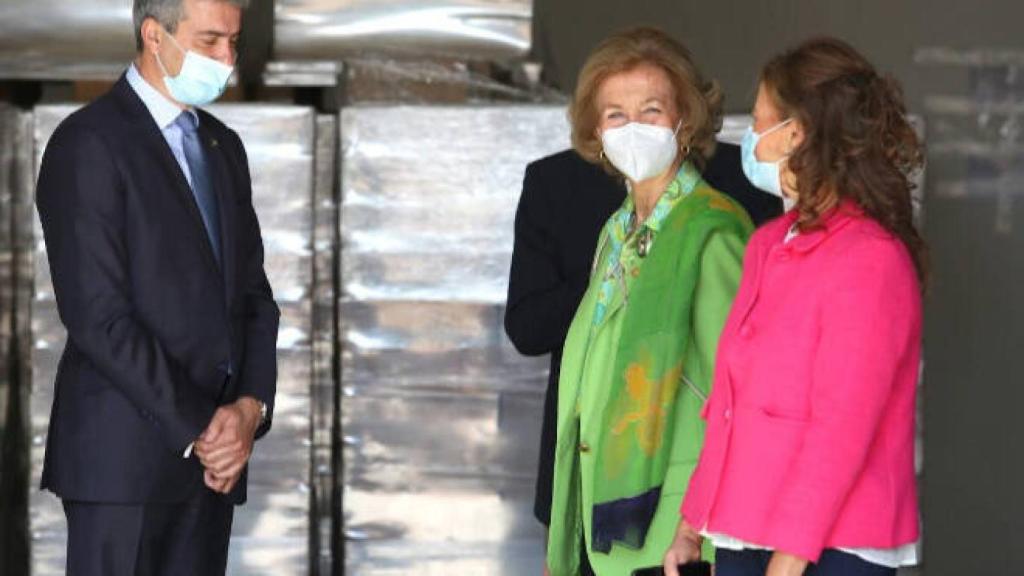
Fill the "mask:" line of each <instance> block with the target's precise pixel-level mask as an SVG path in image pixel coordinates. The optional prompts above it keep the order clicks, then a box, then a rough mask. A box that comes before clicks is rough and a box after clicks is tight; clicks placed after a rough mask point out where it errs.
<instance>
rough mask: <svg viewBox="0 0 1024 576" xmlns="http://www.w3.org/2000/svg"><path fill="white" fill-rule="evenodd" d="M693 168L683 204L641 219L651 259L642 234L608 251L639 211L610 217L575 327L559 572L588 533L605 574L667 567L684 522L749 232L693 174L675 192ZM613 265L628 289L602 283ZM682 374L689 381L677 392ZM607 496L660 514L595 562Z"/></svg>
mask: <svg viewBox="0 0 1024 576" xmlns="http://www.w3.org/2000/svg"><path fill="white" fill-rule="evenodd" d="M688 172H690V173H692V167H688V166H684V167H683V168H682V169H681V170H680V173H679V176H678V177H677V180H676V181H675V182H674V185H675V186H676V188H675V190H676V197H671V195H670V194H669V191H666V194H665V195H663V197H662V200H659V207H660V208H661V209H662V212H664V213H663V214H661V215H660V218H659V215H658V208H659V207H656V208H655V214H654V216H653V217H652V218H650V219H648V222H646V223H645V225H649V226H650V228H651V229H652V231H653V240H652V242H651V248H650V250H649V253H648V254H647V256H646V257H645V258H639V257H638V256H637V255H636V254H637V250H636V243H637V237H638V236H639V234H637V235H634V236H633V237H631V238H629V239H627V240H626V241H625V243H624V244H623V245H622V246H617V245H616V243H615V242H609V238H610V235H612V234H615V233H616V228H615V226H616V223H617V222H619V223H622V222H625V221H626V220H624V218H628V215H629V214H630V213H632V210H633V205H632V199H631V198H627V199H626V202H625V203H624V205H623V208H622V209H620V211H619V212H617V213H616V214H615V215H613V216H612V218H611V219H609V223H608V225H607V226H606V227H605V229H604V231H603V232H602V237H601V240H600V243H599V251H598V254H597V255H596V256H595V258H596V260H595V274H594V275H592V277H591V282H590V286H589V287H588V290H587V292H586V294H585V295H584V297H583V301H582V302H581V303H580V307H579V309H578V310H577V313H576V316H575V318H574V319H573V323H572V325H571V327H570V329H569V334H568V337H567V340H566V344H565V349H564V355H563V358H562V369H561V377H560V380H559V399H558V439H557V443H556V449H555V476H554V487H553V501H552V514H551V526H550V530H549V539H548V557H547V558H548V559H547V561H548V568H549V569H550V571H551V574H552V575H553V576H571V575H575V574H577V573H578V570H579V567H578V564H579V558H580V550H579V546H580V544H581V540H582V538H583V537H584V535H585V536H586V542H587V546H588V556H589V558H590V562H591V565H592V566H593V567H594V569H595V571H596V573H597V574H599V575H609V576H614V575H620V574H621V575H625V576H628V574H630V572H631V571H632V570H634V569H636V568H642V567H647V566H656V565H660V564H661V561H662V557H663V555H664V552H665V550H666V549H667V547H668V545H669V543H670V542H671V539H672V536H673V535H674V532H675V528H676V525H677V524H678V521H679V505H680V502H681V500H682V496H683V494H684V492H685V491H686V486H687V483H688V481H689V477H690V474H691V473H692V471H693V467H694V466H695V465H696V461H697V457H698V455H699V452H700V447H701V445H702V444H703V430H704V426H703V421H702V420H700V418H699V412H700V409H701V407H702V404H703V398H702V396H703V397H706V395H707V393H708V391H709V389H710V383H711V377H712V372H713V368H714V356H715V350H716V348H717V343H718V336H719V333H720V332H721V328H722V326H723V325H724V323H725V318H726V316H727V314H728V311H729V307H730V305H731V303H732V299H733V296H734V295H735V292H736V289H737V286H738V284H739V277H740V271H741V268H742V255H743V249H744V246H745V243H746V240H747V238H748V237H749V234H750V232H751V230H752V225H751V224H750V221H749V218H748V217H747V216H746V213H745V212H744V211H743V209H742V208H740V207H739V206H738V205H737V204H735V203H734V202H733V201H732V200H731V199H729V198H728V197H726V196H725V195H723V194H721V193H720V192H718V191H716V190H714V189H712V188H711V187H710V186H708V185H707V184H706V183H705V182H703V180H700V179H699V178H698V177H695V176H693V180H694V181H693V182H690V183H689V186H684V188H685V190H683V193H682V194H680V192H679V183H680V182H681V181H684V180H685V177H686V176H687V175H688ZM691 176H692V174H691ZM691 188H692V190H691ZM670 190H672V188H670ZM616 259H617V260H616ZM616 262H621V264H622V270H623V271H624V274H623V275H622V279H621V280H620V281H617V282H610V281H607V274H605V273H604V272H605V271H606V270H611V269H613V267H614V265H615V263H616ZM610 265H611V266H612V267H610ZM595 311H598V314H597V315H596V317H595ZM680 372H681V373H682V375H683V376H685V380H686V381H687V382H689V384H683V383H681V382H683V379H682V378H680ZM691 384H692V385H693V386H694V387H696V388H697V389H698V390H697V391H696V392H695V391H694V390H692V389H691V388H690V385H691ZM638 464H640V466H639V467H637V465H638ZM638 470H642V471H643V473H638ZM609 491H611V494H612V495H613V496H614V495H615V492H616V491H623V492H625V493H624V494H621V496H623V497H625V498H626V499H630V498H629V497H630V496H634V495H636V496H639V495H641V494H646V495H647V496H653V498H654V500H653V506H654V507H655V509H654V510H653V512H652V513H653V517H652V518H651V519H650V522H649V525H646V524H645V526H644V527H645V528H646V533H645V534H643V533H641V534H640V535H639V537H637V534H635V533H631V534H630V536H629V537H627V538H624V539H623V540H622V541H618V540H616V541H615V542H614V543H612V544H610V549H608V550H607V552H598V551H595V549H594V540H593V537H592V528H593V524H592V523H593V520H594V514H593V513H594V506H595V504H600V503H602V502H603V501H605V500H607V498H608V497H609ZM630 542H632V544H631V543H630ZM602 546H603V547H604V548H605V549H607V548H609V544H608V543H607V542H605V543H604V544H603V545H602ZM709 553H710V551H709Z"/></svg>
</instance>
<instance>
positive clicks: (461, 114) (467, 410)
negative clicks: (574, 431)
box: [339, 105, 569, 576]
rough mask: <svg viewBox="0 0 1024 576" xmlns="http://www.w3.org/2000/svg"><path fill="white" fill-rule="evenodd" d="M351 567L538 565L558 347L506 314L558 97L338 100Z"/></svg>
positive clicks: (367, 570)
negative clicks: (523, 101) (527, 343)
mask: <svg viewBox="0 0 1024 576" xmlns="http://www.w3.org/2000/svg"><path fill="white" fill-rule="evenodd" d="M341 142H342V160H341V167H340V168H341V181H342V197H341V217H340V226H341V228H340V234H341V286H340V300H339V314H340V323H339V326H340V333H339V338H340V345H341V349H342V356H341V385H342V399H341V417H342V434H343V443H344V457H343V462H344V469H343V474H342V482H343V489H344V493H343V510H344V523H345V526H344V536H345V539H346V545H345V573H346V574H357V575H360V576H364V575H374V574H394V573H420V574H427V573H431V574H432V573H437V574H441V573H444V574H495V575H499V574H527V573H535V572H536V570H537V569H538V567H539V566H540V555H541V551H542V549H543V548H542V546H543V545H542V534H543V533H542V531H541V528H540V526H539V524H537V522H536V521H535V520H534V519H533V517H532V515H531V503H532V499H533V483H534V476H535V471H536V465H537V460H536V458H537V446H538V439H539V430H540V419H541V414H542V405H543V390H544V383H545V381H546V371H547V361H546V359H544V358H540V359H537V358H533V359H528V358H524V357H522V356H520V355H519V354H518V353H517V352H516V351H515V350H514V349H513V348H512V345H511V344H510V343H509V342H508V341H507V339H506V337H505V335H504V332H503V328H502V316H503V311H504V308H503V307H504V303H505V296H506V289H507V282H508V269H509V262H510V258H511V250H512V232H513V226H512V223H513V216H514V214H515V206H516V202H517V200H518V197H519V193H520V191H521V187H522V178H523V169H524V167H525V166H526V164H527V163H528V162H530V161H531V160H535V159H537V158H540V157H542V156H545V155H547V154H550V153H553V152H555V151H558V150H560V149H563V148H565V147H567V146H568V144H569V139H568V127H567V124H566V120H565V111H564V108H563V107H561V106H537V105H481V106H357V107H352V108H345V109H343V110H342V112H341Z"/></svg>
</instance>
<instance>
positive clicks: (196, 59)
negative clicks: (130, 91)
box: [156, 31, 234, 106]
mask: <svg viewBox="0 0 1024 576" xmlns="http://www.w3.org/2000/svg"><path fill="white" fill-rule="evenodd" d="M165 33H166V35H167V37H168V38H170V39H171V43H173V44H174V46H175V47H177V49H178V50H180V51H181V52H183V53H184V54H185V59H184V60H183V61H182V64H181V71H179V72H178V75H177V76H173V77H172V76H171V75H170V74H168V73H167V68H165V67H164V63H163V62H162V61H161V60H160V54H159V53H157V55H156V63H157V64H158V65H159V66H160V70H161V71H163V73H164V85H165V86H167V91H168V92H170V93H171V97H172V98H174V99H175V100H177V101H178V102H181V103H182V104H185V105H186V106H205V105H207V104H209V103H210V102H213V101H214V100H216V99H217V98H220V95H221V94H223V93H224V88H225V87H226V86H227V85H228V79H229V78H231V73H232V72H233V71H234V68H233V67H231V66H228V65H227V64H224V63H222V62H218V61H217V60H214V59H213V58H208V57H206V56H203V55H202V54H199V53H197V52H194V51H192V50H185V49H184V48H182V47H181V44H178V41H177V40H175V39H174V36H172V35H171V33H170V32H166V31H165Z"/></svg>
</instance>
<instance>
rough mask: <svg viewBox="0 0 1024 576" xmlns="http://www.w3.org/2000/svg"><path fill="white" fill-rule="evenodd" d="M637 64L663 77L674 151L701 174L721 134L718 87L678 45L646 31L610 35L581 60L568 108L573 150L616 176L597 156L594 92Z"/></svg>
mask: <svg viewBox="0 0 1024 576" xmlns="http://www.w3.org/2000/svg"><path fill="white" fill-rule="evenodd" d="M642 64H652V65H654V66H657V67H659V68H661V69H662V70H664V71H665V74H666V75H667V76H668V78H669V81H670V82H671V83H672V87H673V89H674V92H675V104H676V110H677V111H678V112H679V118H680V120H681V121H682V126H681V127H680V129H679V132H678V133H677V134H676V140H677V141H678V143H679V149H680V150H681V151H682V152H683V153H684V154H686V158H685V159H686V160H690V161H691V162H693V163H694V164H696V165H697V167H698V168H703V167H704V165H705V164H706V163H707V160H708V158H710V157H711V154H713V153H714V151H715V134H717V133H718V131H719V130H720V129H721V128H722V100H723V95H722V89H721V88H720V87H719V85H718V82H716V81H714V80H707V79H706V78H705V77H704V75H703V74H702V73H701V72H700V70H699V69H698V68H697V65H696V64H695V63H694V61H693V56H692V55H691V54H690V51H689V50H687V49H686V47H685V46H683V44H682V43H681V42H679V41H677V40H675V39H674V38H672V37H671V36H669V35H668V34H666V33H665V32H662V31H661V30H659V29H657V28H652V27H639V28H630V29H627V30H624V31H622V32H619V33H617V34H614V35H612V36H610V37H608V38H606V39H605V40H604V41H603V42H601V43H600V44H599V45H598V46H597V47H596V48H594V50H593V51H592V52H591V53H590V56H588V57H587V61H586V62H585V63H584V64H583V68H582V69H581V70H580V74H579V77H578V78H577V81H576V92H575V93H574V95H573V99H572V103H571V104H570V105H569V123H570V124H571V125H572V145H573V148H575V149H576V151H577V152H578V153H579V154H580V156H582V157H583V158H585V159H586V160H588V161H589V162H592V163H594V164H602V165H604V167H605V169H606V170H608V171H609V172H610V173H612V174H618V171H617V170H616V169H615V168H614V167H613V166H612V165H611V164H610V163H609V162H608V161H607V160H606V159H605V158H604V156H603V154H601V148H602V146H601V139H600V137H599V136H598V135H597V127H598V124H599V122H600V118H599V116H598V112H599V111H598V110H597V109H596V99H597V92H598V90H599V89H600V87H601V84H602V83H603V82H604V81H605V80H607V79H608V78H609V77H610V76H613V75H615V74H618V73H620V72H628V71H630V70H632V69H634V68H636V67H637V66H639V65H642Z"/></svg>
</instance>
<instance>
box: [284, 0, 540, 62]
mask: <svg viewBox="0 0 1024 576" xmlns="http://www.w3.org/2000/svg"><path fill="white" fill-rule="evenodd" d="M275 4H276V6H275V7H276V10H275V19H274V43H275V46H274V58H275V59H277V60H291V61H309V60H338V59H339V58H340V57H342V56H351V55H353V54H359V53H363V52H366V51H372V52H387V53H392V54H406V55H409V56H412V57H414V58H416V59H422V58H424V57H427V58H429V57H437V56H456V57H458V58H466V57H467V55H468V57H469V58H472V59H482V60H493V59H509V58H519V57H523V56H525V55H526V53H527V52H528V51H529V49H530V20H531V18H532V9H533V1H532V0H388V1H382V0H326V1H325V0H277V2H276V3H275Z"/></svg>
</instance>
